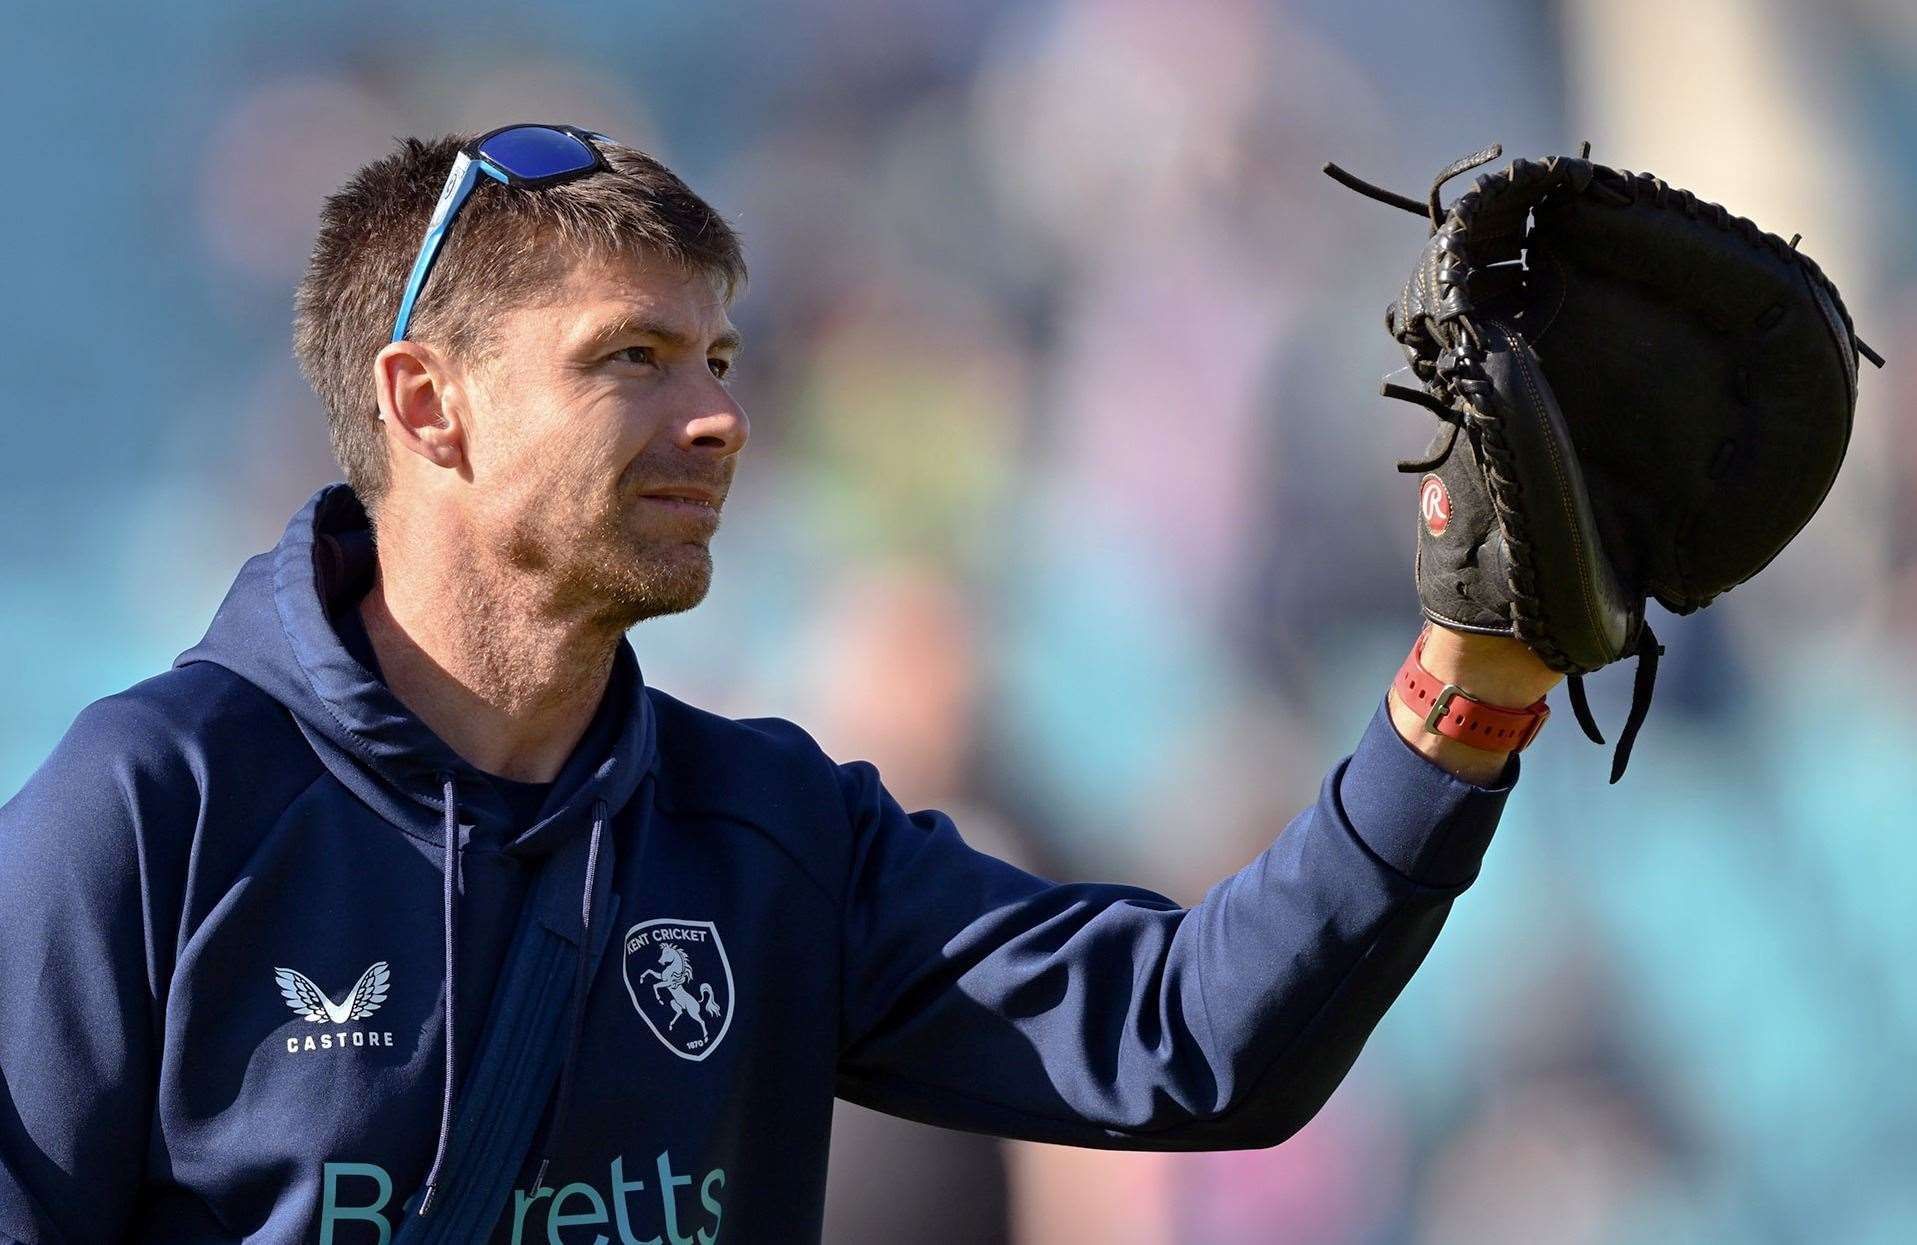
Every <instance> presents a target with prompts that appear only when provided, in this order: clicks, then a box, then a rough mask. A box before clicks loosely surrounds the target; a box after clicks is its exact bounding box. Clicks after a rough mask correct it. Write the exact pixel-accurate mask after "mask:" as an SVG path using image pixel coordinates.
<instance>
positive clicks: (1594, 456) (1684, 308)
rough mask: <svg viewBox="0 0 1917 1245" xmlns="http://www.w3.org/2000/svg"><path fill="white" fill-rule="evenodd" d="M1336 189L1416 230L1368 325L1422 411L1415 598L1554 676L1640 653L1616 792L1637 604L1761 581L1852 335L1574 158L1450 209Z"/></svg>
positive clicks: (1750, 232)
mask: <svg viewBox="0 0 1917 1245" xmlns="http://www.w3.org/2000/svg"><path fill="white" fill-rule="evenodd" d="M1501 154H1502V148H1499V147H1495V146H1494V147H1490V148H1487V149H1486V150H1484V151H1481V152H1478V153H1477V154H1475V155H1472V156H1467V157H1465V158H1464V159H1462V160H1460V161H1458V162H1457V163H1455V164H1453V165H1451V166H1450V167H1448V168H1446V169H1444V170H1443V171H1442V172H1441V173H1440V174H1439V175H1438V178H1437V180H1436V181H1435V182H1434V183H1433V184H1432V187H1431V194H1430V197H1429V199H1428V200H1427V201H1426V202H1424V203H1419V202H1418V201H1416V200H1414V199H1410V198H1407V197H1405V196H1402V195H1396V194H1393V193H1391V192H1390V191H1386V190H1380V189H1378V188H1377V187H1375V186H1371V185H1368V184H1366V183H1364V182H1361V181H1359V180H1358V179H1357V178H1355V177H1352V176H1351V175H1350V174H1348V173H1346V172H1344V171H1343V170H1342V169H1339V168H1338V167H1337V166H1335V165H1326V166H1325V171H1326V172H1327V173H1329V174H1331V175H1332V176H1333V177H1335V178H1336V179H1337V180H1339V181H1340V182H1342V183H1344V184H1345V185H1347V186H1350V187H1351V188H1352V189H1354V190H1358V191H1360V192H1361V193H1363V194H1366V195H1369V196H1370V197H1372V198H1374V199H1378V200H1380V201H1382V202H1384V203H1389V204H1391V205H1393V206H1395V207H1401V208H1404V209H1405V210H1406V211H1410V212H1415V213H1417V214H1418V215H1420V216H1428V217H1429V219H1430V222H1431V240H1430V241H1429V242H1428V243H1427V244H1426V245H1425V248H1424V252H1423V254H1421V255H1420V256H1419V257H1418V265H1417V268H1416V269H1415V270H1414V271H1413V272H1412V274H1411V278H1410V280H1408V281H1407V282H1406V283H1405V287H1404V290H1403V292H1402V293H1401V294H1400V295H1399V296H1398V301H1397V302H1396V303H1394V304H1392V306H1391V307H1390V308H1388V309H1387V310H1386V312H1385V327H1386V328H1387V329H1388V330H1389V331H1390V333H1391V335H1392V337H1394V338H1395V339H1397V341H1398V342H1399V343H1400V344H1401V345H1402V346H1403V347H1404V351H1405V354H1406V355H1407V356H1408V357H1409V358H1410V360H1411V368H1412V370H1413V372H1415V373H1416V375H1417V378H1418V379H1419V381H1421V382H1422V383H1423V388H1422V389H1412V388H1407V387H1401V386H1397V385H1390V384H1387V385H1386V386H1385V393H1386V395H1387V396H1390V397H1396V398H1403V399H1406V400H1408V401H1413V402H1416V403H1418V404H1419V405H1421V406H1424V407H1427V408H1428V409H1430V410H1431V411H1432V412H1433V413H1434V414H1435V415H1437V417H1438V418H1439V419H1440V420H1442V421H1443V426H1442V427H1440V428H1439V429H1438V431H1437V436H1436V437H1435V438H1434V439H1433V441H1432V443H1431V446H1430V448H1429V449H1428V450H1427V451H1426V452H1425V455H1424V456H1423V457H1422V458H1420V459H1416V460H1409V461H1406V462H1401V463H1399V464H1398V469H1399V470H1400V471H1405V472H1411V473H1416V474H1418V475H1419V476H1420V477H1421V479H1420V482H1419V523H1418V557H1417V580H1418V600H1419V602H1420V603H1421V604H1422V606H1423V607H1424V613H1425V616H1426V617H1427V618H1430V619H1431V620H1432V621H1433V622H1437V623H1441V624H1443V625H1445V626H1447V627H1453V628H1456V629H1458V630H1461V631H1475V632H1482V633H1485V634H1492V635H1508V636H1514V637H1516V638H1517V639H1519V640H1522V641H1523V642H1524V643H1525V644H1527V645H1529V646H1530V647H1531V649H1532V650H1533V651H1535V652H1536V653H1537V654H1538V656H1539V657H1541V658H1542V659H1543V660H1544V661H1545V663H1546V664H1547V665H1549V666H1550V667H1551V668H1552V669H1554V670H1561V671H1563V672H1565V673H1566V674H1568V675H1570V676H1571V679H1570V684H1571V687H1570V694H1571V704H1572V708H1573V710H1574V711H1575V712H1576V714H1577V718H1578V722H1579V724H1580V725H1581V726H1583V728H1584V730H1585V733H1586V734H1588V735H1589V736H1590V737H1591V738H1592V739H1593V740H1595V741H1597V742H1598V743H1603V742H1604V739H1603V736H1602V735H1600V734H1599V733H1598V729H1597V725H1596V723H1595V722H1594V721H1593V720H1592V718H1591V711H1590V706H1589V705H1588V704H1587V703H1586V700H1585V697H1584V686H1583V683H1582V681H1581V679H1580V678H1579V676H1581V675H1584V674H1588V673H1590V672H1592V671H1594V670H1597V669H1599V668H1600V667H1602V666H1605V665H1608V664H1609V663H1611V662H1614V661H1617V660H1619V659H1620V658H1623V657H1628V656H1632V655H1635V656H1636V657H1637V658H1638V669H1637V680H1636V684H1635V687H1634V690H1633V696H1632V701H1631V712H1630V716H1629V718H1628V720H1627V721H1626V723H1625V727H1624V731H1623V734H1622V735H1621V736H1620V738H1619V740H1618V746H1617V755H1616V757H1615V759H1614V760H1613V762H1612V767H1611V781H1612V782H1616V781H1617V780H1618V778H1619V777H1620V776H1621V775H1622V774H1623V773H1624V766H1625V763H1626V761H1627V760H1628V759H1629V757H1630V750H1631V743H1632V741H1633V740H1634V739H1635V738H1636V735H1637V730H1638V727H1639V726H1640V725H1641V724H1642V723H1643V720H1644V714H1645V712H1646V711H1647V710H1648V709H1649V708H1650V700H1651V688H1652V684H1653V681H1654V680H1655V678H1656V671H1657V657H1658V655H1659V654H1660V653H1662V652H1663V648H1662V646H1661V645H1659V644H1658V643H1657V639H1656V637H1655V636H1654V635H1653V634H1652V633H1651V628H1650V627H1649V626H1648V625H1647V623H1646V621H1645V617H1644V603H1645V600H1646V599H1647V598H1650V597H1655V598H1656V599H1657V600H1658V602H1659V603H1660V604H1661V605H1663V606H1664V607H1665V608H1666V609H1668V610H1671V611H1672V612H1674V613H1678V614H1688V613H1691V612H1692V611H1693V610H1697V609H1701V608H1703V607H1704V606H1706V605H1709V604H1710V603H1711V602H1712V601H1713V600H1715V599H1716V598H1717V597H1718V596H1719V595H1720V594H1721V593H1723V592H1725V591H1727V590H1729V589H1730V588H1732V587H1734V586H1736V585H1737V584H1740V583H1743V582H1744V581H1745V580H1747V579H1749V578H1750V577H1751V576H1753V575H1755V574H1757V572H1759V571H1761V570H1763V569H1764V567H1765V566H1766V565H1768V564H1769V563H1770V561H1771V559H1773V558H1775V557H1776V556H1777V555H1778V553H1779V552H1780V551H1781V550H1782V549H1783V548H1784V546H1785V545H1786V544H1788V543H1790V540H1791V538H1792V537H1794V536H1795V535H1796V534H1797V533H1798V531H1799V530H1800V529H1802V528H1803V526H1804V524H1805V523H1807V522H1808V521H1809V520H1810V517H1811V515H1812V514H1814V513H1815V512H1816V510H1817V507H1818V506H1819V505H1820V504H1822V502H1823V500H1824V496H1825V494H1826V493H1828V492H1829V491H1830V488H1831V484H1832V482H1833V481H1834V480H1835V479H1836V477H1837V468H1838V465H1839V464H1840V463H1842V461H1843V458H1844V450H1845V447H1846V446H1847V445H1848V444H1849V441H1850V430H1851V417H1852V413H1853V411H1854V410H1855V408H1856V405H1857V368H1858V363H1857V360H1858V356H1859V355H1860V354H1861V355H1863V356H1864V357H1866V358H1869V359H1870V360H1871V362H1873V363H1875V364H1877V365H1878V366H1879V367H1881V366H1883V360H1882V359H1881V358H1879V357H1878V356H1877V354H1876V352H1874V351H1872V350H1871V349H1870V347H1869V346H1866V345H1865V344H1864V343H1863V342H1861V341H1859V340H1858V339H1857V336H1856V334H1855V333H1854V332H1853V330H1852V325H1851V319H1850V314H1849V312H1847V311H1846V310H1845V309H1844V303H1843V300H1842V299H1841V298H1839V297H1838V294H1837V290H1836V288H1835V287H1834V286H1832V285H1831V283H1830V281H1829V280H1828V279H1826V278H1825V276H1824V274H1823V273H1822V272H1821V271H1820V270H1819V269H1818V267H1817V265H1816V264H1815V263H1813V262H1812V261H1811V260H1810V258H1809V257H1808V256H1806V255H1804V254H1802V253H1801V252H1799V251H1798V249H1797V239H1796V238H1792V239H1791V240H1790V241H1789V242H1786V241H1784V240H1783V239H1782V238H1779V237H1777V236H1776V235H1775V234H1769V233H1765V232H1764V231H1762V230H1760V229H1759V228H1758V227H1757V226H1756V225H1754V224H1752V223H1751V222H1750V221H1748V220H1746V219H1744V218H1743V217H1741V216H1733V215H1731V214H1730V213H1729V212H1727V211H1725V210H1724V209H1723V208H1722V207H1719V206H1718V205H1716V204H1714V203H1705V202H1702V201H1700V200H1699V199H1697V198H1696V197H1695V196H1693V195H1691V194H1690V193H1689V192H1687V191H1683V190H1676V189H1673V188H1672V187H1670V186H1667V185H1665V184H1664V183H1663V182H1661V181H1659V180H1658V179H1657V178H1655V177H1652V176H1650V175H1649V174H1645V173H1631V172H1626V171H1623V170H1619V169H1611V168H1606V167H1605V166H1603V165H1600V164H1592V163H1590V162H1589V160H1588V159H1587V158H1586V157H1588V156H1589V154H1590V145H1589V144H1588V143H1587V144H1585V147H1584V149H1583V151H1581V152H1580V153H1579V155H1578V156H1575V157H1573V156H1550V157H1547V158H1545V159H1543V160H1540V161H1535V162H1534V161H1530V160H1516V161H1513V162H1512V164H1511V165H1510V167H1509V168H1507V169H1505V170H1504V171H1502V172H1498V173H1489V174H1483V175H1480V176H1479V177H1478V178H1477V179H1476V184H1475V185H1473V186H1472V188H1471V189H1469V190H1467V191H1465V192H1464V193H1463V194H1461V195H1459V196H1458V197H1457V199H1456V200H1455V201H1453V202H1452V204H1451V206H1450V207H1449V208H1446V207H1444V206H1443V205H1442V204H1441V202H1440V200H1439V197H1438V196H1439V190H1440V189H1441V188H1442V187H1443V185H1444V183H1445V182H1446V181H1448V180H1449V179H1451V178H1452V177H1455V176H1457V175H1458V174H1460V173H1463V172H1465V171H1467V170H1469V169H1473V168H1476V167H1478V166H1479V165H1482V164H1486V163H1489V162H1490V161H1492V160H1495V159H1497V158H1498V157H1499V156H1500V155H1501Z"/></svg>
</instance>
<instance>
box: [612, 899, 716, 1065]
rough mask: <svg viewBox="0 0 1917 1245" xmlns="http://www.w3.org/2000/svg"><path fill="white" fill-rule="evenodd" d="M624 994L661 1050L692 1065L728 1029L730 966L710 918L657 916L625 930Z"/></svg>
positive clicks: (707, 1052)
mask: <svg viewBox="0 0 1917 1245" xmlns="http://www.w3.org/2000/svg"><path fill="white" fill-rule="evenodd" d="M625 946H626V952H625V970H624V975H625V979H626V993H627V994H628V995H630V996H631V998H632V1005H633V1007H635V1008H636V1009H638V1012H639V1017H640V1019H642V1020H644V1021H645V1022H646V1027H647V1028H648V1029H651V1030H652V1035H653V1036H654V1037H656V1038H658V1039H659V1040H660V1042H662V1043H664V1044H665V1048H666V1049H667V1050H669V1051H671V1052H672V1053H673V1054H675V1055H677V1056H679V1057H680V1058H681V1059H690V1060H692V1061H694V1062H695V1063H696V1062H698V1061H699V1060H701V1059H704V1058H705V1057H706V1056H707V1055H710V1054H711V1053H712V1052H713V1051H715V1050H717V1049H718V1047H719V1043H720V1042H722V1041H724V1040H725V1036H726V1030H727V1029H729V1028H731V1027H732V997H733V995H732V964H731V963H730V962H729V961H728V960H727V959H726V948H725V944H724V943H723V942H721V941H720V940H719V927H718V926H716V925H714V924H713V923H712V922H711V921H680V920H674V919H672V918H668V917H659V918H657V919H655V920H651V921H641V922H639V924H637V925H635V926H633V927H632V928H631V929H629V930H627V931H626V938H625Z"/></svg>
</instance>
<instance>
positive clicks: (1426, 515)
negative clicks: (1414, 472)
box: [1418, 475, 1451, 536]
mask: <svg viewBox="0 0 1917 1245" xmlns="http://www.w3.org/2000/svg"><path fill="white" fill-rule="evenodd" d="M1418 514H1419V515H1420V516H1421V517H1422V518H1423V519H1424V530H1425V531H1427V532H1430V533H1431V534H1432V535H1433V536H1442V535H1444V529H1445V528H1447V527H1449V526H1450V525H1451V497H1450V494H1448V493H1446V492H1445V491H1444V481H1443V480H1440V479H1439V478H1438V477H1437V476H1431V475H1428V476H1426V477H1425V478H1424V479H1422V480H1420V481H1418Z"/></svg>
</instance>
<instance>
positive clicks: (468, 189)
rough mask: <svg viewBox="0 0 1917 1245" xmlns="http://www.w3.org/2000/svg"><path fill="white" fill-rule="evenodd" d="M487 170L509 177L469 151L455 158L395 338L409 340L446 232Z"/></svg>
mask: <svg viewBox="0 0 1917 1245" xmlns="http://www.w3.org/2000/svg"><path fill="white" fill-rule="evenodd" d="M481 173H485V174H486V175H487V176H489V177H491V178H493V179H494V180H496V181H501V182H503V181H505V180H506V178H505V177H504V176H503V175H502V174H500V173H499V171H498V170H496V169H494V168H493V167H492V166H491V164H489V163H488V162H486V161H485V160H475V159H474V158H473V157H471V156H469V155H467V154H466V153H465V152H463V151H462V152H460V153H459V155H458V156H456V157H455V158H454V160H453V167H452V171H451V172H450V173H448V174H447V175H446V186H445V189H443V190H441V191H440V192H439V202H438V203H437V204H435V205H434V206H433V218H432V220H431V221H430V222H429V223H428V224H427V226H426V236H425V238H424V239H422V240H421V242H420V244H419V256H418V258H416V259H415V260H413V275H412V276H411V277H409V278H408V279H407V281H406V294H405V297H403V298H401V299H400V300H399V315H398V317H396V318H395V319H394V321H393V340H394V341H404V340H405V339H406V326H407V324H408V323H409V322H410V321H411V320H412V318H413V304H414V303H415V302H416V301H418V299H419V292H420V291H421V290H423V289H425V288H426V278H427V277H428V276H430V275H431V274H432V271H433V261H434V260H436V259H438V258H439V247H440V243H442V242H444V241H445V239H446V231H447V230H448V229H449V228H451V227H452V223H453V218H454V217H456V216H458V215H459V209H460V208H462V207H464V206H465V205H466V200H467V199H468V198H469V197H470V196H471V195H472V193H473V186H474V184H475V183H476V182H477V181H478V178H479V175H480V174H481Z"/></svg>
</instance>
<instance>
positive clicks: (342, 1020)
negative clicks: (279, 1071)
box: [273, 960, 393, 1055]
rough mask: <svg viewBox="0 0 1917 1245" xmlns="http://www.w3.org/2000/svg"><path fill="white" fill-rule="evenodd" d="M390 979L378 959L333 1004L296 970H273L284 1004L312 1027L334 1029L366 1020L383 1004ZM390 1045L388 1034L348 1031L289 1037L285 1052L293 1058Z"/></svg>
mask: <svg viewBox="0 0 1917 1245" xmlns="http://www.w3.org/2000/svg"><path fill="white" fill-rule="evenodd" d="M392 979H393V975H392V971H391V969H390V968H388V966H387V963H386V961H385V960H381V961H379V963H377V964H373V965H371V966H369V967H368V968H367V970H366V971H365V972H363V973H361V974H360V975H359V981H358V982H356V983H355V984H354V986H353V988H352V990H351V991H350V992H348V993H347V995H346V1001H345V1002H343V1003H335V1002H333V1000H332V998H331V997H330V996H328V995H327V993H326V992H325V991H324V990H321V989H320V988H319V987H318V986H317V985H314V984H313V979H312V978H311V977H308V976H307V975H306V974H305V973H302V972H300V971H299V970H298V969H293V968H276V969H274V970H273V981H274V984H276V985H278V986H279V988H280V994H281V996H282V997H284V998H285V1000H286V1005H287V1006H288V1007H290V1008H292V1009H293V1010H294V1011H295V1012H297V1013H298V1014H299V1015H300V1016H302V1017H304V1018H305V1019H306V1020H307V1021H308V1022H309V1023H312V1024H316V1025H334V1026H338V1025H345V1024H350V1023H351V1022H353V1021H355V1020H364V1019H366V1017H368V1016H370V1015H372V1014H373V1013H374V1012H376V1011H378V1010H379V1008H380V1004H382V1003H384V1002H385V1001H386V991H387V989H388V987H389V986H390V985H391V983H392ZM392 1044H393V1035H392V1033H390V1032H386V1031H381V1032H371V1031H369V1030H366V1029H352V1030H349V1031H348V1032H345V1033H333V1032H326V1033H322V1034H320V1035H319V1036H318V1037H317V1038H316V1037H314V1036H313V1035H312V1034H308V1035H307V1036H306V1037H304V1038H297V1037H290V1038H287V1039H286V1051H287V1053H288V1054H289V1055H297V1054H300V1053H302V1052H304V1051H309V1050H344V1049H346V1048H347V1047H349V1046H362V1047H363V1046H391V1045H392Z"/></svg>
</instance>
